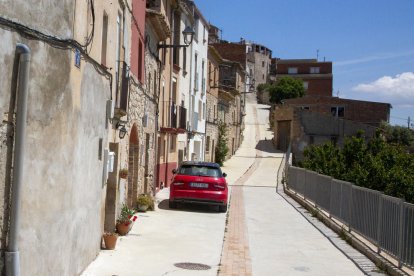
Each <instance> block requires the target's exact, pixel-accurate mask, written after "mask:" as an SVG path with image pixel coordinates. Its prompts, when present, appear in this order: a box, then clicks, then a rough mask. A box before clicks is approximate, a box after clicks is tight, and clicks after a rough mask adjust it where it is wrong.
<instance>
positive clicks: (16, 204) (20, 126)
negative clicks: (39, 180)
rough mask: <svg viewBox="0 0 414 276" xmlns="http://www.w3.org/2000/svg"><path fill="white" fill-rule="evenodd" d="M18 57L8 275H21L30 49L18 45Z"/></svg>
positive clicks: (6, 254)
mask: <svg viewBox="0 0 414 276" xmlns="http://www.w3.org/2000/svg"><path fill="white" fill-rule="evenodd" d="M16 55H17V58H18V61H19V63H18V66H19V74H18V82H19V83H18V91H17V115H16V116H17V118H16V129H15V133H16V134H15V146H14V152H15V153H14V164H13V186H12V194H11V197H12V198H11V211H10V212H11V213H10V229H9V237H8V239H9V241H8V244H7V251H6V252H5V256H6V263H5V265H6V275H7V276H18V275H20V258H19V248H18V244H17V239H18V230H19V218H20V191H21V186H22V175H23V171H24V169H23V154H24V144H25V139H24V136H25V132H26V115H27V93H28V80H29V67H30V49H29V47H28V46H26V45H24V44H20V43H18V44H17V45H16Z"/></svg>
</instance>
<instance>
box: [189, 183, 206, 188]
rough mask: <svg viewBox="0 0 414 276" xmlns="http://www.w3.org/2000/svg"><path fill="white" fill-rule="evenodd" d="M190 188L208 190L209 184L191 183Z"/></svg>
mask: <svg viewBox="0 0 414 276" xmlns="http://www.w3.org/2000/svg"><path fill="white" fill-rule="evenodd" d="M190 187H193V188H208V184H207V183H197V182H191V183H190Z"/></svg>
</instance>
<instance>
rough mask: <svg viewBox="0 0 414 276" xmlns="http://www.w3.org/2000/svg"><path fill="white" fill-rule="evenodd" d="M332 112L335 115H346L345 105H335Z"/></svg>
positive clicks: (341, 116)
mask: <svg viewBox="0 0 414 276" xmlns="http://www.w3.org/2000/svg"><path fill="white" fill-rule="evenodd" d="M331 114H332V116H334V117H338V118H343V117H344V116H345V107H343V106H333V107H331Z"/></svg>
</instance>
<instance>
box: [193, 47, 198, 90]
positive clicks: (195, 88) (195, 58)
mask: <svg viewBox="0 0 414 276" xmlns="http://www.w3.org/2000/svg"><path fill="white" fill-rule="evenodd" d="M197 65H198V55H197V54H195V56H194V90H195V91H197V90H198V70H197Z"/></svg>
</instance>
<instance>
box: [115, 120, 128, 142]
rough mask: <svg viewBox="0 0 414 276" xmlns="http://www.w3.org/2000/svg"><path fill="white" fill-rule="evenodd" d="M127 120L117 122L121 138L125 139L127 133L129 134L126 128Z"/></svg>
mask: <svg viewBox="0 0 414 276" xmlns="http://www.w3.org/2000/svg"><path fill="white" fill-rule="evenodd" d="M125 123H126V122H121V121H119V122H117V123H116V126H115V128H116V129H119V139H124V137H125V135H126V134H127V132H128V131H127V129H126V128H125Z"/></svg>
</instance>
